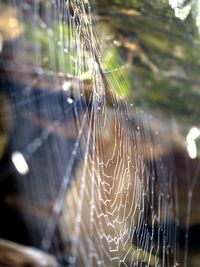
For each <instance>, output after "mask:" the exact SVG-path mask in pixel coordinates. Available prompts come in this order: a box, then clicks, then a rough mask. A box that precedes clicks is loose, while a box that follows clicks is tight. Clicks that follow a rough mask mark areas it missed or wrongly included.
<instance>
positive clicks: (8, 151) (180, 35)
mask: <svg viewBox="0 0 200 267" xmlns="http://www.w3.org/2000/svg"><path fill="white" fill-rule="evenodd" d="M80 2H81V3H82V5H83V6H84V5H86V6H87V7H88V6H89V7H90V8H88V9H86V10H87V12H86V13H85V14H84V15H85V16H88V17H89V18H90V16H91V14H92V23H93V25H94V26H93V27H94V28H95V32H97V33H98V38H97V39H95V41H96V40H98V41H97V42H98V45H97V49H99V50H100V51H101V63H102V68H103V72H104V74H105V75H106V77H107V79H109V82H110V83H111V84H112V88H114V92H115V93H116V95H118V97H119V98H120V99H125V100H126V101H127V103H129V105H130V106H131V107H134V108H136V109H138V110H140V111H142V112H143V113H142V114H148V116H152V118H153V119H152V121H151V123H150V124H151V131H152V132H153V135H154V136H156V135H157V134H158V133H157V132H156V131H157V130H154V129H155V128H156V127H157V123H156V121H159V122H160V123H159V127H158V128H159V134H160V135H162V137H161V139H160V140H165V138H166V139H167V138H170V139H171V147H170V148H166V145H163V147H162V142H163V141H161V144H160V145H161V154H162V155H163V157H165V156H166V155H173V157H172V164H171V165H170V166H171V168H173V171H174V173H175V177H176V179H177V188H178V198H177V203H174V205H175V206H176V205H177V206H178V215H179V230H178V240H179V245H178V247H179V252H178V254H179V259H180V260H179V265H180V266H190V267H197V266H199V264H200V245H199V241H198V240H199V238H200V194H199V190H200V178H199V176H200V162H199V157H200V123H199V122H200V121H199V120H200V106H199V105H200V104H199V103H200V1H198V0H197V1H193V0H190V1H176V0H174V1H172V0H169V1H167V0H154V1H149V0H148V1H147V0H143V1H139V0H127V1H122V0H110V1H106V0H105V1H104V0H98V1H96V2H95V1H91V3H88V1H80ZM67 3H68V5H69V8H68V9H67V11H65V1H45V0H35V1H34V0H20V1H14V0H10V1H3V0H1V1H0V214H1V220H0V238H1V239H4V240H10V241H13V242H16V243H18V244H22V245H25V246H31V247H36V248H38V249H41V239H42V238H41V237H42V235H43V233H44V232H45V229H46V225H47V221H48V220H49V216H50V213H51V210H52V208H53V203H54V201H55V198H56V196H57V194H58V192H59V188H60V186H61V184H62V178H63V176H64V175H65V169H66V162H70V160H71V159H72V153H73V147H74V144H75V142H76V140H77V128H76V127H77V124H76V122H75V120H74V116H76V117H79V118H80V120H81V119H82V114H83V112H84V111H85V110H86V109H87V108H88V107H89V106H90V104H91V103H90V101H89V100H88V99H90V95H91V86H90V84H91V80H92V77H91V73H90V72H89V71H88V69H87V67H86V65H87V64H85V63H83V64H81V63H80V64H77V58H79V57H80V53H79V51H78V49H77V48H78V45H77V40H78V38H77V36H76V35H77V33H76V31H75V28H73V25H70V23H69V20H68V17H69V15H72V13H73V15H74V17H75V14H76V12H81V11H82V10H83V9H81V8H80V9H78V10H76V9H75V7H76V4H75V3H76V1H67ZM70 12H71V13H70ZM90 12H91V14H90ZM76 23H81V22H79V21H78V19H77V21H76V19H75V24H76ZM94 38H96V37H94ZM81 56H82V55H81ZM82 57H83V58H82V60H81V61H80V62H84V61H87V60H88V58H89V56H88V55H83V56H82ZM78 62H79V61H78ZM88 65H89V63H88ZM77 88H78V89H80V92H79V91H78V90H77ZM81 92H82V94H83V95H82V94H81ZM74 114H75V115H74ZM138 120H139V121H140V120H145V115H141V116H139V117H138ZM158 138H160V137H158ZM63 148H64V149H63ZM78 153H81V152H80V151H79V152H78ZM159 154H160V153H159ZM78 166H79V160H78V157H76V159H75V160H74V162H73V168H76V167H77V168H78ZM72 176H73V175H72ZM44 177H45V179H44ZM55 177H56V179H55ZM60 229H62V227H61V226H58V227H57V228H56V230H55V232H56V234H55V235H54V237H52V238H53V244H55V247H54V245H52V247H51V249H50V253H52V254H54V256H55V257H56V258H57V259H58V260H59V262H62V264H63V265H61V266H70V264H71V265H72V266H73V264H72V263H70V260H69V259H68V258H67V259H65V257H64V259H63V254H64V252H63V251H64V248H63V246H62V244H63V242H65V243H67V240H63V239H67V238H66V237H63V235H62V231H61V230H60ZM188 230H189V232H188ZM188 233H189V235H188ZM61 240H62V242H61ZM186 252H187V253H186ZM61 254H62V255H61ZM186 254H187V255H188V258H187V259H186ZM0 262H1V254H0ZM67 264H68V265H67ZM3 266H4V265H3ZM5 266H7V265H5ZM8 266H10V265H8ZM22 266H23V265H22ZM24 266H25V265H24ZM36 266H37V265H36ZM41 266H42V265H41ZM48 266H50V265H48ZM52 266H53V265H52ZM166 266H168V265H166Z"/></svg>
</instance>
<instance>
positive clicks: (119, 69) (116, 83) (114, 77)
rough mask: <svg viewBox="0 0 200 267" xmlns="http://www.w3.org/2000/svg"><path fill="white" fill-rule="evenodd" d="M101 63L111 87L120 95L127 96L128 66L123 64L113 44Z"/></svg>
mask: <svg viewBox="0 0 200 267" xmlns="http://www.w3.org/2000/svg"><path fill="white" fill-rule="evenodd" d="M103 63H104V65H105V71H106V72H107V78H108V80H109V83H110V84H111V85H112V89H113V90H115V92H116V93H117V94H119V95H120V96H124V97H127V96H128V95H129V94H130V89H131V76H130V68H128V67H127V66H124V65H123V64H124V62H123V61H122V59H121V58H120V55H119V49H117V47H115V46H112V47H111V48H110V49H108V51H107V53H106V54H105V56H104V58H103Z"/></svg>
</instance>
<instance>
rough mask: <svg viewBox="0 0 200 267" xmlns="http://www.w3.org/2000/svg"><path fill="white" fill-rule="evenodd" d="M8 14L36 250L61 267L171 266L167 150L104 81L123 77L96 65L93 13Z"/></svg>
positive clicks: (72, 1) (172, 203)
mask: <svg viewBox="0 0 200 267" xmlns="http://www.w3.org/2000/svg"><path fill="white" fill-rule="evenodd" d="M10 4H11V5H12V7H13V8H14V10H15V11H16V14H17V17H18V18H19V21H20V23H21V29H22V31H24V34H23V35H22V36H21V37H20V38H18V40H17V41H16V43H15V44H14V45H13V47H12V46H11V47H9V48H8V51H7V53H8V54H9V55H10V58H12V60H10V61H9V60H7V59H5V60H4V61H3V63H4V69H5V71H6V72H7V73H11V74H12V79H13V82H14V83H17V84H18V87H17V88H16V86H13V84H12V83H10V84H9V88H10V91H9V93H10V98H11V102H12V109H13V114H15V115H14V117H15V119H16V122H18V124H17V125H18V126H17V127H16V128H15V130H14V133H13V136H14V138H13V140H14V141H13V143H12V144H11V147H12V150H17V151H20V152H21V153H22V154H23V155H24V157H25V158H26V160H27V162H28V165H29V168H30V172H29V174H28V175H27V177H26V179H24V180H22V179H21V177H18V178H17V184H18V190H19V192H20V196H21V198H22V200H23V199H25V200H26V201H25V203H29V204H26V205H25V207H24V210H26V211H23V205H24V204H23V205H22V214H23V217H24V220H25V221H26V223H27V225H28V226H29V229H30V239H31V240H32V243H33V245H36V246H38V247H40V248H41V249H43V250H45V251H48V252H52V253H54V254H55V255H56V257H57V259H58V261H59V262H60V263H61V265H62V264H63V266H66V265H67V266H78V267H81V266H82V267H93V266H94V267H95V266H102V267H103V266H104V267H105V266H108V267H109V266H163V267H164V266H176V264H177V243H178V241H177V227H178V214H177V213H178V207H177V184H176V182H177V181H176V178H175V176H174V174H173V162H172V161H173V160H172V158H173V157H172V155H170V154H169V153H166V151H170V140H168V137H166V135H163V132H162V130H161V127H160V126H159V125H158V123H157V122H156V121H155V120H154V119H153V117H151V116H147V115H145V114H144V113H143V112H141V111H138V110H137V109H136V108H135V107H133V105H132V104H131V103H129V102H128V101H127V100H125V98H123V97H121V96H119V95H117V93H116V92H115V86H114V85H113V84H112V80H111V79H110V76H108V75H107V73H108V72H109V73H111V75H113V76H114V77H115V79H116V82H117V83H118V84H120V83H121V81H120V80H118V71H120V70H115V71H113V72H112V70H110V69H108V68H107V66H105V65H104V63H103V61H102V54H103V49H105V48H104V47H102V40H99V39H98V34H97V27H96V24H97V23H98V22H97V21H96V19H95V20H94V17H95V18H96V15H95V13H94V11H95V5H94V6H91V5H90V3H89V1H81V0H80V1H78V0H68V1H60V0H58V1H23V0H22V1H19V2H18V1H17V2H15V1H10ZM24 27H28V29H29V30H26V29H25V28H24ZM34 29H38V30H37V31H36V30H34ZM43 36H45V37H43ZM9 75H10V74H9ZM20 77H23V79H20ZM122 91H123V88H122ZM152 125H153V126H152ZM20 136H23V138H20ZM22 139H23V140H22ZM18 202H20V200H18ZM22 202H23V201H22ZM20 203H21V202H20ZM34 209H35V214H34V215H33V214H31V213H32V212H33V210H34ZM27 211H28V212H27ZM41 214H42V215H41ZM63 262H64V263H63Z"/></svg>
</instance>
